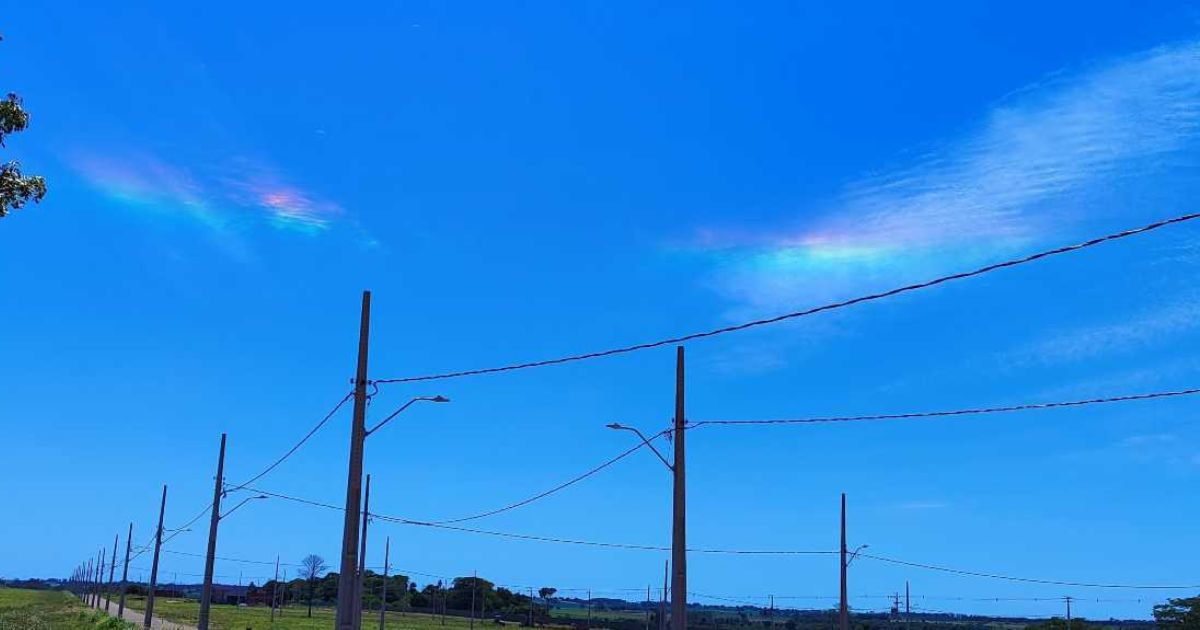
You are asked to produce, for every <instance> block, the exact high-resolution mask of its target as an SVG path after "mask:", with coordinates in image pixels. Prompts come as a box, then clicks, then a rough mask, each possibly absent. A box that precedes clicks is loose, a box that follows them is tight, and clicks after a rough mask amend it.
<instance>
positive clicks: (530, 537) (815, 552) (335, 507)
mask: <svg viewBox="0 0 1200 630" xmlns="http://www.w3.org/2000/svg"><path fill="white" fill-rule="evenodd" d="M251 490H252V491H253V492H258V493H261V494H265V495H267V496H270V497H276V498H279V499H284V500H286V501H293V502H296V503H301V504H304V505H309V506H313V507H321V508H326V509H330V510H336V511H339V512H345V508H343V507H341V506H338V505H333V504H331V503H323V502H321V501H314V500H312V499H305V498H303V497H297V496H292V495H287V494H282V493H279V492H272V491H269V490H263V489H260V488H251ZM370 516H371V518H374V519H378V520H380V521H383V522H387V523H395V524H398V525H410V526H415V527H429V528H433V529H442V530H450V531H457V532H466V533H472V534H482V535H486V536H495V537H500V538H511V539H516V540H528V541H534V542H552V543H560V544H568V545H582V546H588V547H604V548H610V549H631V550H636V551H670V550H671V548H670V547H663V546H658V545H642V544H634V543H614V542H602V541H594V540H578V539H571V538H556V537H551V536H536V535H532V534H517V533H512V532H500V531H494V530H486V529H475V528H471V527H461V526H458V525H443V524H439V523H430V522H426V521H417V520H412V519H407V518H402V517H397V516H387V515H384V514H379V513H375V512H372V513H371V515H370ZM688 552H690V553H703V554H733V555H788V556H791V555H833V554H836V553H838V552H837V551H833V550H789V549H781V550H771V549H707V548H689V549H688Z"/></svg>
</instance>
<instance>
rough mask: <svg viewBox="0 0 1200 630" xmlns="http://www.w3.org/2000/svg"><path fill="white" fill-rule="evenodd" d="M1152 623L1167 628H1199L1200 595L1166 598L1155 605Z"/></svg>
mask: <svg viewBox="0 0 1200 630" xmlns="http://www.w3.org/2000/svg"><path fill="white" fill-rule="evenodd" d="M1154 623H1155V624H1157V625H1158V627H1160V628H1165V629H1169V630H1200V596H1197V597H1186V598H1181V599H1168V600H1167V603H1165V604H1158V605H1156V606H1155V607H1154Z"/></svg>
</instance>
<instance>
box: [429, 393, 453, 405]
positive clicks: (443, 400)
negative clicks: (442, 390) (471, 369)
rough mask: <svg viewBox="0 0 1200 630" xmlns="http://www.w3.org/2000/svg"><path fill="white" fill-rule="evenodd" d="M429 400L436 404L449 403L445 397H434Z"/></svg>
mask: <svg viewBox="0 0 1200 630" xmlns="http://www.w3.org/2000/svg"><path fill="white" fill-rule="evenodd" d="M429 400H430V401H432V402H437V403H442V402H450V399H449V398H446V397H445V396H440V395H439V396H434V397H433V398H430V399H429Z"/></svg>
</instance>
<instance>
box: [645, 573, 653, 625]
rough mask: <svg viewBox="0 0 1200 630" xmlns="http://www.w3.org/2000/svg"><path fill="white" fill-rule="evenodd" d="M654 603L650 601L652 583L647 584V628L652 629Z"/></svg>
mask: <svg viewBox="0 0 1200 630" xmlns="http://www.w3.org/2000/svg"><path fill="white" fill-rule="evenodd" d="M653 605H654V604H653V603H652V602H651V601H650V585H649V584H647V585H646V630H650V607H651V606H653Z"/></svg>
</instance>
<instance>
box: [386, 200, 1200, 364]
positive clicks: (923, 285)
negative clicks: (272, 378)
mask: <svg viewBox="0 0 1200 630" xmlns="http://www.w3.org/2000/svg"><path fill="white" fill-rule="evenodd" d="M1196 218H1200V213H1193V214H1184V215H1180V216H1176V217H1172V218H1170V219H1163V220H1161V221H1155V222H1154V223H1150V224H1148V225H1143V226H1141V227H1137V228H1132V229H1129V230H1124V231H1121V232H1115V233H1112V234H1107V235H1105V236H1100V237H1096V238H1093V239H1090V240H1087V241H1084V242H1082V243H1076V244H1074V245H1066V246H1062V247H1056V248H1054V249H1048V250H1044V251H1041V252H1037V253H1035V254H1029V255H1026V256H1022V257H1019V258H1013V259H1010V260H1006V261H1003V262H999V263H993V264H990V265H985V266H983V267H979V268H977V269H973V270H971V271H964V272H960V273H954V274H950V275H946V276H940V277H937V278H934V279H932V280H926V281H924V282H918V283H915V284H909V285H905V286H901V287H896V288H894V289H890V290H887V291H882V292H879V293H871V294H868V295H863V296H859V297H855V298H851V299H848V300H842V301H839V302H832V303H830V304H824V305H821V306H816V307H812V308H807V309H803V310H799V311H792V312H790V313H784V314H782V315H776V316H774V317H768V318H764V319H756V320H752V321H749V322H744V323H741V324H735V325H732V326H724V327H721V328H714V329H712V330H707V331H703V332H697V333H690V334H686V335H680V336H677V337H670V338H667V339H659V340H657V341H649V342H644V343H638V344H632V345H628V346H621V347H617V348H610V349H608V350H598V351H595V352H586V353H582V354H574V355H567V356H563V357H558V358H554V359H543V360H540V361H529V362H525V363H512V364H508V365H502V366H497V367H490V368H478V369H473V370H459V371H455V372H443V373H440V374H427V375H422V376H407V377H402V378H385V379H376V380H374V381H372V382H373V383H376V384H380V385H384V384H390V383H415V382H420V381H435V380H443V379H450V378H460V377H464V376H479V375H483V374H495V373H498V372H511V371H515V370H524V369H529V368H538V367H546V366H551V365H561V364H563V363H573V362H576V361H585V360H589V359H599V358H602V357H609V356H614V355H619V354H628V353H630V352H637V351H639V350H649V349H651V348H661V347H663V346H670V345H677V344H681V343H684V342H687V341H693V340H696V339H704V338H707V337H715V336H717V335H723V334H726V333H732V332H738V331H742V330H746V329H749V328H756V327H759V326H766V325H769V324H777V323H779V322H783V321H787V320H791V319H796V318H799V317H805V316H808V315H815V314H817V313H823V312H826V311H832V310H836V309H840V308H845V307H847V306H854V305H856V304H862V303H864V302H873V301H876V300H881V299H884V298H889V297H893V296H896V295H900V294H903V293H910V292H912V291H918V290H921V289H928V288H931V287H935V286H938V285H941V284H946V283H948V282H954V281H956V280H965V279H967V278H973V277H975V276H981V275H983V274H986V273H990V272H992V271H998V270H1000V269H1007V268H1009V267H1017V266H1020V265H1024V264H1027V263H1031V262H1035V261H1038V260H1042V259H1044V258H1050V257H1052V256H1057V255H1060V254H1067V253H1071V252H1076V251H1080V250H1083V249H1088V248H1090V247H1094V246H1096V245H1100V244H1103V243H1107V242H1110V241H1115V240H1119V239H1123V238H1128V237H1131V236H1137V235H1139V234H1145V233H1147V232H1151V231H1154V230H1157V229H1159V228H1163V227H1166V226H1169V225H1176V224H1179V223H1184V222H1187V221H1191V220H1193V219H1196Z"/></svg>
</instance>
